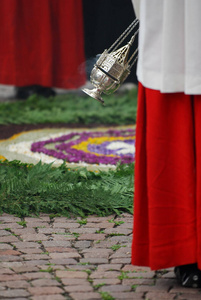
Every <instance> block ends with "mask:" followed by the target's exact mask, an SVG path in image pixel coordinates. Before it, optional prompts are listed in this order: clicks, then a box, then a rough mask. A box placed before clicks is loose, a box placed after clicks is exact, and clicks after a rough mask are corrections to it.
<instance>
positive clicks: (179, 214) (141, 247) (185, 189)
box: [132, 84, 201, 270]
mask: <svg viewBox="0 0 201 300" xmlns="http://www.w3.org/2000/svg"><path fill="white" fill-rule="evenodd" d="M200 119H201V96H199V95H198V96H189V95H184V94H183V93H174V94H173V93H169V94H162V93H160V92H159V91H156V90H151V89H148V88H144V87H143V86H142V85H141V84H139V96H138V115H137V132H136V166H135V196H134V235H133V245H132V263H133V264H134V265H141V266H149V267H151V269H154V270H156V269H163V268H168V267H174V266H178V265H184V264H190V263H195V262H197V263H198V265H199V266H200V267H201V185H200V182H201V131H200Z"/></svg>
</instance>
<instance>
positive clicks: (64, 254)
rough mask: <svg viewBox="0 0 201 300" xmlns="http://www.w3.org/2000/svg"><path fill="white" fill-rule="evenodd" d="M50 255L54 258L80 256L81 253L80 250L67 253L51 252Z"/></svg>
mask: <svg viewBox="0 0 201 300" xmlns="http://www.w3.org/2000/svg"><path fill="white" fill-rule="evenodd" d="M49 256H50V257H51V258H52V259H60V258H80V257H81V255H80V254H79V253H78V252H65V253H50V254H49Z"/></svg>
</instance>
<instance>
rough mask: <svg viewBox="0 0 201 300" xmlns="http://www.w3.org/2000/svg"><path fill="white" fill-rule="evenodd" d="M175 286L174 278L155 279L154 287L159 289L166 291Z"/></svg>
mask: <svg viewBox="0 0 201 300" xmlns="http://www.w3.org/2000/svg"><path fill="white" fill-rule="evenodd" d="M176 284H177V281H176V278H174V279H170V278H166V279H165V278H159V279H156V284H155V285H156V287H161V288H164V289H166V288H168V290H169V289H170V288H172V287H173V286H175V285H176Z"/></svg>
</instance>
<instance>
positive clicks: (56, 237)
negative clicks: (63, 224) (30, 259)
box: [51, 233, 76, 241]
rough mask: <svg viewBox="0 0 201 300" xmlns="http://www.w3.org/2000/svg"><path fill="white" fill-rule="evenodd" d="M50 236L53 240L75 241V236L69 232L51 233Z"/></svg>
mask: <svg viewBox="0 0 201 300" xmlns="http://www.w3.org/2000/svg"><path fill="white" fill-rule="evenodd" d="M51 238H52V239H53V240H54V241H75V239H76V237H75V236H74V235H71V234H67V233H66V235H60V234H52V236H51Z"/></svg>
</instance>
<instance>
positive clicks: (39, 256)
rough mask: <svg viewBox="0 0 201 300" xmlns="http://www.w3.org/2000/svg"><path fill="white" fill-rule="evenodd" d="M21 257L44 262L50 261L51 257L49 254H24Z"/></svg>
mask: <svg viewBox="0 0 201 300" xmlns="http://www.w3.org/2000/svg"><path fill="white" fill-rule="evenodd" d="M21 257H22V258H23V259H24V260H41V259H42V260H43V259H50V256H49V255H47V254H22V255H21Z"/></svg>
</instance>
